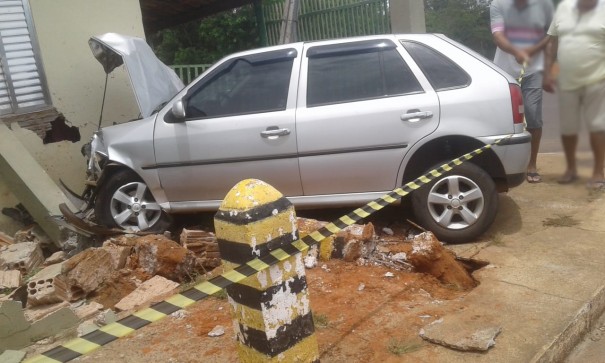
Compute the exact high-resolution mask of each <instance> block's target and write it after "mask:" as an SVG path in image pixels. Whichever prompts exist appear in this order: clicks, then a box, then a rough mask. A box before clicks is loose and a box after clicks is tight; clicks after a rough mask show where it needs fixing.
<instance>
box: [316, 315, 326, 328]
mask: <svg viewBox="0 0 605 363" xmlns="http://www.w3.org/2000/svg"><path fill="white" fill-rule="evenodd" d="M313 324H314V325H315V327H316V328H321V329H323V328H327V327H328V326H330V320H329V319H328V317H327V316H326V315H325V314H313Z"/></svg>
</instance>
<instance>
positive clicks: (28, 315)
mask: <svg viewBox="0 0 605 363" xmlns="http://www.w3.org/2000/svg"><path fill="white" fill-rule="evenodd" d="M67 307H69V303H68V302H67V301H61V302H59V303H56V304H51V305H43V306H36V307H34V308H28V309H26V310H25V311H24V312H23V315H24V316H25V319H27V320H28V321H30V322H31V321H38V320H40V319H43V318H44V317H46V316H48V315H50V314H52V313H54V312H55V311H58V310H61V309H63V308H67Z"/></svg>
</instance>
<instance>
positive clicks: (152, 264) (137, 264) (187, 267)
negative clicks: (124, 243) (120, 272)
mask: <svg viewBox="0 0 605 363" xmlns="http://www.w3.org/2000/svg"><path fill="white" fill-rule="evenodd" d="M129 267H131V268H132V269H136V268H140V269H142V270H143V271H145V272H146V273H147V274H148V275H150V276H154V275H160V276H163V277H165V278H167V279H170V280H173V281H187V280H189V279H190V276H193V275H194V274H195V272H196V257H195V255H194V254H193V252H191V251H189V250H187V249H186V248H184V247H182V246H181V245H179V244H178V243H176V242H174V241H172V240H169V239H167V238H166V237H164V236H162V235H148V236H143V237H140V238H138V239H137V242H136V246H135V253H134V254H133V255H132V256H131V259H130V266H129Z"/></svg>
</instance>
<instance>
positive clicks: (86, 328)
mask: <svg viewBox="0 0 605 363" xmlns="http://www.w3.org/2000/svg"><path fill="white" fill-rule="evenodd" d="M98 329H99V327H98V326H97V325H96V324H95V323H93V322H92V320H88V321H85V322H83V323H82V324H80V325H78V329H77V332H78V337H81V336H83V335H86V334H88V333H92V332H93V331H95V330H98Z"/></svg>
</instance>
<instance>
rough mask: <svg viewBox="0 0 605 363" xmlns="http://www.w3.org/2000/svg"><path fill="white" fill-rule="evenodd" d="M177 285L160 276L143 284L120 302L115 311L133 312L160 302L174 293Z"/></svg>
mask: <svg viewBox="0 0 605 363" xmlns="http://www.w3.org/2000/svg"><path fill="white" fill-rule="evenodd" d="M178 287H179V284H178V283H176V282H174V281H171V280H168V279H166V278H164V277H162V276H154V277H153V278H151V279H149V280H147V281H145V282H143V283H142V284H141V285H140V286H139V287H137V288H136V289H135V290H134V291H133V292H132V293H130V294H129V295H127V296H126V297H124V298H123V299H122V300H120V301H119V302H118V303H117V304H116V305H115V308H116V309H117V310H121V311H125V310H133V309H137V308H139V307H142V306H145V305H148V304H152V303H156V302H160V301H162V300H163V299H165V298H167V297H169V296H171V295H172V294H174V293H175V292H176V289H177V288H178Z"/></svg>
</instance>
